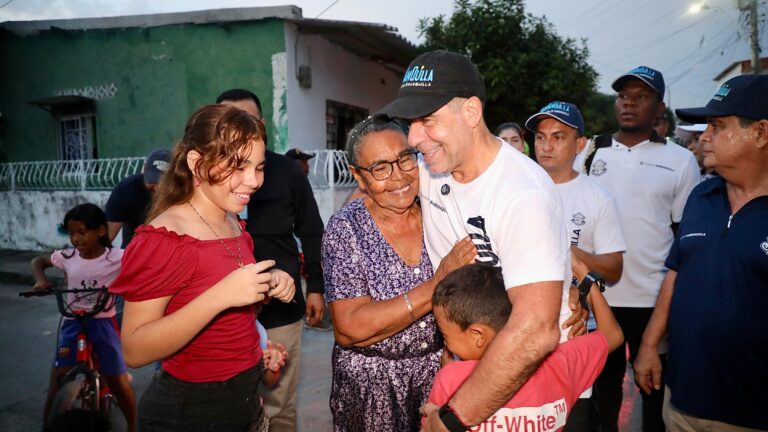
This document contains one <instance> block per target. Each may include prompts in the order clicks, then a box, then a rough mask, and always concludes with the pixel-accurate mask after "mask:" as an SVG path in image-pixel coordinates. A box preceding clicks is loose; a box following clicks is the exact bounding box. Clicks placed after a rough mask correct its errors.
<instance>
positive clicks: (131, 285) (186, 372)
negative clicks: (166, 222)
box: [109, 222, 262, 382]
mask: <svg viewBox="0 0 768 432" xmlns="http://www.w3.org/2000/svg"><path fill="white" fill-rule="evenodd" d="M242 225H243V223H242V222H241V227H242ZM223 241H224V242H225V243H226V245H227V246H228V247H229V249H230V250H231V251H232V252H233V253H237V251H238V246H237V241H239V242H240V250H241V251H242V259H243V263H244V264H251V263H255V262H256V261H255V260H254V258H253V253H252V251H253V239H251V236H250V235H249V234H248V233H247V232H246V231H245V229H244V228H243V229H242V233H241V235H240V236H239V237H238V238H237V240H236V239H235V238H234V237H233V238H229V239H223ZM237 268H238V264H237V261H236V259H235V258H234V257H232V255H230V253H229V252H228V251H227V249H226V248H225V247H224V246H223V245H222V244H221V243H220V242H219V240H197V239H195V238H193V237H190V236H188V235H179V234H176V233H175V232H172V231H168V230H166V229H165V228H155V227H152V226H149V225H144V226H141V227H139V228H138V229H136V235H135V237H134V238H133V239H132V240H131V243H130V244H129V245H128V247H127V248H126V250H125V254H124V255H123V262H122V270H121V271H120V275H119V276H118V277H117V279H116V280H115V282H114V283H113V284H112V286H111V287H110V288H109V291H110V292H112V293H114V294H119V295H122V296H123V297H125V300H127V301H130V302H140V301H144V300H150V299H155V298H159V297H166V296H171V300H170V302H169V303H168V307H167V308H166V310H165V314H166V315H170V314H172V313H174V312H176V311H177V310H179V309H180V308H182V307H183V306H184V305H186V304H187V303H189V302H191V301H192V300H193V299H195V298H196V297H197V296H199V295H200V294H202V293H203V292H205V290H207V289H208V288H210V287H211V286H213V285H215V284H216V283H217V282H219V281H220V280H221V279H223V278H224V277H225V276H227V275H228V274H229V273H230V272H232V271H233V270H235V269H237ZM255 319H256V317H255V314H254V309H253V306H243V307H237V308H230V309H227V310H225V311H223V312H221V313H220V314H219V315H217V316H216V317H215V318H214V319H213V320H212V321H211V322H210V323H209V324H208V325H207V326H206V327H205V328H204V329H203V330H202V331H201V332H200V333H199V334H198V335H197V336H195V337H194V338H192V340H191V341H190V342H189V343H188V344H187V345H186V346H184V348H182V349H181V350H179V351H178V352H176V353H175V354H172V355H171V356H170V357H168V358H165V359H163V369H165V370H166V371H168V372H169V373H170V374H171V375H173V376H175V377H176V378H179V379H182V380H184V381H190V382H211V381H225V380H227V379H229V378H232V377H233V376H235V375H237V374H238V373H240V372H242V371H244V370H246V369H248V368H251V367H253V366H255V365H256V363H258V361H259V359H260V358H261V355H262V352H261V348H260V347H259V334H258V332H257V331H256V325H255V322H254V321H255Z"/></svg>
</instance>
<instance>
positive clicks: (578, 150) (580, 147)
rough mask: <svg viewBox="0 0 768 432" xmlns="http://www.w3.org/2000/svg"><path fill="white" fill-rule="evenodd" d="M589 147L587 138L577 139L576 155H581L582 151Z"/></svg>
mask: <svg viewBox="0 0 768 432" xmlns="http://www.w3.org/2000/svg"><path fill="white" fill-rule="evenodd" d="M586 145H587V137H585V136H583V135H582V136H580V137H578V138H576V154H579V153H581V151H582V150H584V147H586Z"/></svg>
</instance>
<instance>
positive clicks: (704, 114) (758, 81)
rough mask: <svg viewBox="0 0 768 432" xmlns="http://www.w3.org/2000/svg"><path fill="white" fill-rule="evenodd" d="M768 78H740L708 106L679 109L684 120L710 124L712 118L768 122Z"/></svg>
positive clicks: (721, 88)
mask: <svg viewBox="0 0 768 432" xmlns="http://www.w3.org/2000/svg"><path fill="white" fill-rule="evenodd" d="M767 101H768V75H752V74H749V75H739V76H737V77H734V78H731V79H729V80H728V81H726V82H725V84H723V85H722V86H720V88H719V89H718V90H717V92H716V93H715V95H714V96H712V99H710V101H709V102H708V103H707V105H706V106H704V107H701V108H682V109H676V110H675V114H677V116H678V117H680V120H683V121H686V122H689V123H706V122H707V118H708V117H727V116H738V117H744V118H748V119H751V120H766V119H768V102H767Z"/></svg>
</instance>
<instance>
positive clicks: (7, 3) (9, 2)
mask: <svg viewBox="0 0 768 432" xmlns="http://www.w3.org/2000/svg"><path fill="white" fill-rule="evenodd" d="M11 3H13V0H8V1H7V2H5V3H4V4H3V5H2V6H0V9H2V8H4V7H6V6H8V5H9V4H11Z"/></svg>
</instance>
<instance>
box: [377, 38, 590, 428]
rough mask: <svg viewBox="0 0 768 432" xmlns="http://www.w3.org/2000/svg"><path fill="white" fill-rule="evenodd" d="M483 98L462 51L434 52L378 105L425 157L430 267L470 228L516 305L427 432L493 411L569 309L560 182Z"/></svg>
mask: <svg viewBox="0 0 768 432" xmlns="http://www.w3.org/2000/svg"><path fill="white" fill-rule="evenodd" d="M484 100H485V84H484V83H483V79H482V77H481V76H480V72H479V71H478V70H477V67H476V66H475V65H474V64H472V62H471V61H470V60H469V59H468V58H467V57H465V56H463V55H460V54H456V53H452V52H448V51H433V52H428V53H425V54H422V55H421V56H419V57H417V58H416V59H415V60H414V61H413V62H411V65H410V66H409V67H408V69H407V70H406V73H405V76H404V77H403V82H402V84H401V87H400V90H399V92H398V97H397V99H395V100H394V101H393V102H392V103H391V104H389V105H388V106H386V107H385V108H383V109H382V110H381V114H385V115H388V116H392V117H400V118H404V119H407V120H409V121H410V129H409V133H408V143H409V144H410V145H411V146H413V147H415V148H416V149H417V150H418V151H419V152H420V153H421V155H422V156H421V158H420V161H421V173H420V178H419V181H420V193H419V196H420V199H421V208H422V216H423V219H424V234H425V240H426V244H427V250H428V252H429V256H430V259H431V260H432V263H433V265H434V266H437V265H438V264H439V263H440V260H441V259H442V257H444V256H445V255H446V254H447V253H448V251H450V249H451V247H452V246H453V244H454V243H455V242H456V241H458V240H459V239H461V238H463V237H465V236H467V235H469V236H471V237H472V238H473V239H474V241H475V244H476V245H477V249H478V255H479V258H478V261H481V262H486V263H488V264H491V265H495V266H500V267H501V268H502V275H503V277H504V284H505V286H506V287H507V288H508V289H507V295H508V296H509V299H510V301H511V303H512V305H513V309H512V315H511V316H510V319H509V321H508V323H507V325H506V326H505V327H504V328H503V329H502V330H501V331H500V332H499V333H498V335H497V337H496V339H495V340H494V341H493V343H492V345H491V346H490V347H489V349H488V351H486V354H485V355H484V356H483V359H482V360H481V361H480V363H479V364H478V366H477V368H475V370H474V371H473V373H472V375H471V376H470V377H469V378H468V379H467V381H466V382H465V383H464V384H463V385H462V386H461V387H460V388H459V390H458V391H457V392H456V393H455V394H454V396H453V397H452V398H451V400H450V401H449V402H448V403H446V404H445V405H443V406H442V407H440V409H439V410H437V409H433V410H429V409H427V410H426V411H427V412H428V416H427V421H426V424H425V430H427V431H440V430H450V431H454V430H461V431H464V430H466V429H467V428H468V427H470V426H472V425H477V424H479V423H482V422H483V421H484V420H485V419H486V418H488V417H489V416H490V415H492V414H493V413H495V412H496V411H497V410H498V409H499V408H501V407H502V406H503V405H504V404H505V403H506V402H507V401H509V399H510V398H511V397H512V395H514V394H515V393H516V392H517V390H518V389H519V388H520V386H521V385H522V384H523V383H524V382H525V381H526V380H527V379H528V377H529V376H531V374H532V373H533V372H534V371H535V369H536V368H537V367H538V365H539V363H540V362H541V361H542V360H543V359H544V358H545V357H546V356H547V355H548V354H549V353H550V352H552V351H553V350H554V348H555V347H556V346H557V343H558V341H559V339H560V335H561V332H560V329H559V328H558V327H559V326H558V323H559V322H561V321H562V320H563V318H559V316H562V315H563V309H564V310H565V311H566V312H567V315H569V314H570V310H569V309H568V306H567V305H565V307H564V308H563V307H562V305H563V304H564V302H567V297H566V296H567V292H568V288H569V286H570V280H571V268H570V252H569V244H568V240H567V235H566V232H565V226H564V224H563V221H562V208H561V205H560V198H559V196H558V194H557V190H556V189H555V186H554V184H553V183H552V180H550V178H549V176H547V174H546V173H545V172H544V171H543V170H542V169H541V168H540V167H539V166H537V165H536V164H535V163H534V162H533V161H531V160H530V159H529V158H528V157H526V156H525V155H524V154H522V153H520V152H518V151H517V150H515V149H513V148H512V147H511V146H508V145H503V144H502V142H501V140H499V138H497V137H495V136H493V134H491V132H490V131H489V130H488V127H487V126H486V124H485V121H484V120H483V101H484ZM425 164H426V167H428V170H427V169H425V168H426V167H425V166H424V165H425ZM567 315H566V316H567ZM580 317H581V315H579V318H580ZM576 319H578V318H576Z"/></svg>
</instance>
